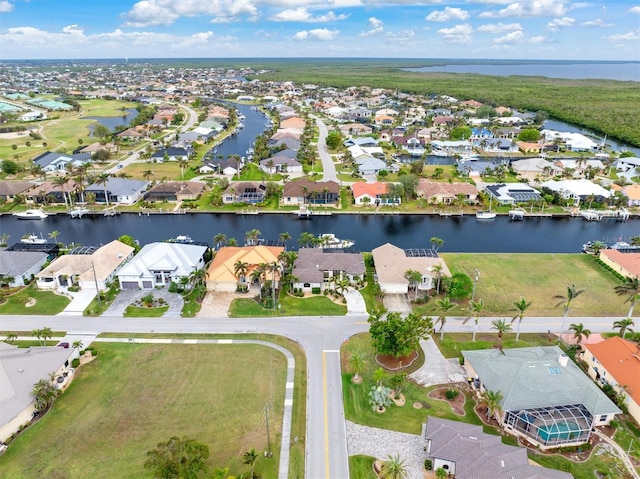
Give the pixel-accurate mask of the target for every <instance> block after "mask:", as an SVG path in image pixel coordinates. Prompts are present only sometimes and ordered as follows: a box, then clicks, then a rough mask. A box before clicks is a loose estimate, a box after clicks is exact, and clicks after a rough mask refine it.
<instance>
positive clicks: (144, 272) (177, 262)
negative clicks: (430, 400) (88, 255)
mask: <svg viewBox="0 0 640 479" xmlns="http://www.w3.org/2000/svg"><path fill="white" fill-rule="evenodd" d="M207 249H208V247H207V246H203V245H200V244H182V243H164V242H159V243H149V244H147V245H145V246H144V247H143V248H142V249H141V250H140V251H139V252H138V254H137V255H135V257H134V258H133V259H132V260H131V261H130V262H129V263H127V264H126V265H125V266H124V267H123V268H121V269H120V271H118V273H117V276H118V281H119V283H120V288H121V289H123V290H125V289H128V290H137V289H154V288H156V287H162V286H168V285H170V284H171V283H180V282H182V281H183V280H186V279H188V278H189V277H190V276H191V275H192V274H193V273H194V272H195V271H197V270H199V269H202V268H204V265H205V257H204V256H205V253H206V252H207Z"/></svg>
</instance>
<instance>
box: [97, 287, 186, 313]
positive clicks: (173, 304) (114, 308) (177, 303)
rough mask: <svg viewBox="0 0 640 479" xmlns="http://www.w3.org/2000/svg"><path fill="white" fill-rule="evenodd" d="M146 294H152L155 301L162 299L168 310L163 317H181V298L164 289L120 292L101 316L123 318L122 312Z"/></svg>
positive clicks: (182, 304)
mask: <svg viewBox="0 0 640 479" xmlns="http://www.w3.org/2000/svg"><path fill="white" fill-rule="evenodd" d="M148 294H153V297H154V298H156V299H159V298H162V299H164V300H165V301H166V303H167V304H168V305H169V309H168V310H167V312H166V313H164V314H163V317H165V318H179V317H181V313H182V306H184V301H183V300H182V296H180V295H179V294H178V293H170V292H169V291H168V290H164V289H153V290H142V291H140V290H136V291H126V290H125V291H120V293H119V294H118V296H117V297H116V299H115V300H114V301H113V303H111V306H109V308H108V309H107V310H106V311H105V312H104V314H103V316H124V311H125V309H127V306H129V305H130V304H131V303H133V302H134V301H136V300H138V299H141V298H142V297H144V296H146V295H148Z"/></svg>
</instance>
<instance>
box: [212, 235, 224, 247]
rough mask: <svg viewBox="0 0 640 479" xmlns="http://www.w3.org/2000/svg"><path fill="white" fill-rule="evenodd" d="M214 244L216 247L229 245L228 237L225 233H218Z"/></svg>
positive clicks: (214, 238)
mask: <svg viewBox="0 0 640 479" xmlns="http://www.w3.org/2000/svg"><path fill="white" fill-rule="evenodd" d="M213 243H214V245H216V247H218V246H221V245H224V244H226V243H227V235H226V234H224V233H218V234H217V235H215V236H214V237H213Z"/></svg>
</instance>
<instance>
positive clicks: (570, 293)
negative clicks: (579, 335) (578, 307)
mask: <svg viewBox="0 0 640 479" xmlns="http://www.w3.org/2000/svg"><path fill="white" fill-rule="evenodd" d="M584 291H585V290H584V289H576V285H575V284H571V285H569V286H567V295H566V296H562V295H560V294H558V295H556V296H554V297H553V299H559V300H560V302H559V303H558V304H556V308H557V307H558V306H562V307H563V308H564V314H563V315H562V327H561V328H560V340H562V333H563V332H564V327H565V325H566V322H567V317H568V316H569V309H570V308H571V303H572V302H573V300H574V299H576V298H577V297H578V296H580V295H581V294H582V293H584Z"/></svg>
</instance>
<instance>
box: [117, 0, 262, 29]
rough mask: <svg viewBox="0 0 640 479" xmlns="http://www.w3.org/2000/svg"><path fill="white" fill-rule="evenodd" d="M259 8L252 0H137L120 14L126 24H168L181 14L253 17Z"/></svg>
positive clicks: (140, 25) (186, 15)
mask: <svg viewBox="0 0 640 479" xmlns="http://www.w3.org/2000/svg"><path fill="white" fill-rule="evenodd" d="M257 14H258V8H257V7H256V5H254V4H253V0H213V1H206V2H203V1H201V0H180V1H175V0H140V1H139V2H137V3H136V4H134V5H133V8H132V9H131V10H129V11H128V12H126V13H125V14H124V15H123V18H124V21H125V26H128V27H135V28H140V27H146V26H151V25H170V24H172V23H174V22H175V21H176V20H177V19H178V18H180V17H197V16H212V17H214V20H215V19H216V18H215V17H220V18H221V19H222V20H223V21H225V20H228V19H232V18H235V17H237V16H240V15H244V16H248V17H250V18H255V17H256V16H257Z"/></svg>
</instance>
